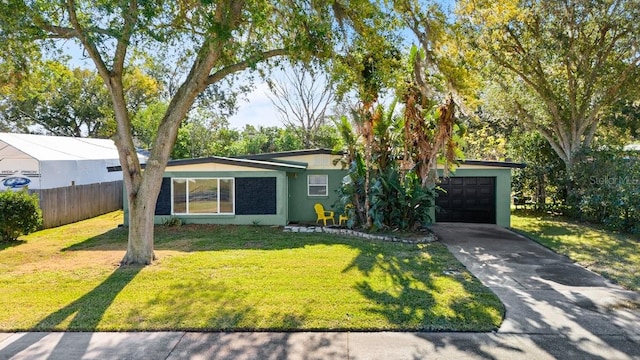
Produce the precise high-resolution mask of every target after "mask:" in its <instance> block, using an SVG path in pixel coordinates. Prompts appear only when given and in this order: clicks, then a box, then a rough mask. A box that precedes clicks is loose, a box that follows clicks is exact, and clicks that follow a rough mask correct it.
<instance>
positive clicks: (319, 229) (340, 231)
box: [284, 225, 438, 244]
mask: <svg viewBox="0 0 640 360" xmlns="http://www.w3.org/2000/svg"><path fill="white" fill-rule="evenodd" d="M284 232H296V233H328V234H334V235H342V236H350V237H356V238H363V239H367V240H380V241H387V242H397V243H403V244H427V243H431V242H434V241H437V240H438V237H437V236H436V234H434V233H432V232H429V233H428V234H425V236H423V237H420V238H416V239H409V238H404V237H399V236H391V235H380V234H370V233H365V232H361V231H356V230H351V229H344V228H335V227H326V226H300V225H287V226H285V227H284Z"/></svg>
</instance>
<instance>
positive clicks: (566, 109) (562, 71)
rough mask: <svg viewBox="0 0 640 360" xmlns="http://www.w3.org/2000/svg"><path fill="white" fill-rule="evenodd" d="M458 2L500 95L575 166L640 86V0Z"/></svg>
mask: <svg viewBox="0 0 640 360" xmlns="http://www.w3.org/2000/svg"><path fill="white" fill-rule="evenodd" d="M458 10H459V16H460V17H459V19H458V20H459V22H460V24H461V26H463V28H464V29H465V31H466V35H467V37H468V38H469V39H471V41H472V45H473V47H474V48H477V49H479V50H481V52H480V53H479V54H478V55H480V56H483V55H486V62H487V67H486V68H485V75H486V76H487V78H488V79H489V80H490V81H491V82H492V83H493V86H495V88H496V91H495V93H500V94H501V95H502V98H501V99H495V101H494V102H495V103H498V104H501V106H503V108H504V109H506V110H507V112H508V113H510V114H513V115H514V116H516V117H517V118H519V121H520V122H521V124H523V125H525V126H526V127H527V128H528V129H529V130H534V131H539V132H540V134H542V136H544V138H545V139H546V140H547V141H548V142H549V144H550V145H551V146H552V148H553V149H554V151H555V152H556V153H557V154H558V156H560V158H561V159H562V160H563V161H564V163H565V165H566V166H567V168H568V169H570V168H571V167H572V166H573V164H574V162H575V155H576V154H577V153H578V152H579V151H580V149H581V148H582V147H585V146H589V145H590V144H591V142H592V141H593V137H594V134H595V133H596V130H597V129H598V125H599V124H600V122H601V121H602V118H603V115H604V114H605V113H606V111H607V109H608V108H609V107H611V106H612V105H613V104H614V103H615V102H616V101H617V100H618V99H619V98H620V97H623V96H624V95H625V93H626V92H627V91H629V90H631V89H634V88H636V87H637V86H638V81H639V79H640V77H639V76H638V75H640V73H639V70H640V69H639V67H638V65H639V63H640V52H639V51H638V39H639V38H640V36H639V35H640V23H638V21H637V19H638V17H639V16H640V3H638V2H637V1H635V0H605V1H597V2H592V1H582V0H569V1H555V0H554V1H538V0H526V1H520V0H506V1H486V2H485V1H477V0H463V1H460V2H459V8H458Z"/></svg>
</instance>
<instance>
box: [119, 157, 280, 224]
mask: <svg viewBox="0 0 640 360" xmlns="http://www.w3.org/2000/svg"><path fill="white" fill-rule="evenodd" d="M164 177H165V178H234V179H238V178H275V179H276V199H275V201H276V207H275V214H269V215H259V214H254V215H239V214H219V215H218V214H202V215H199V214H175V215H174V214H169V215H156V216H154V223H155V224H162V223H164V222H165V221H166V220H167V219H170V218H174V217H175V218H179V219H180V220H182V222H183V223H185V224H230V225H253V224H257V225H280V226H283V225H286V224H287V216H288V190H287V175H286V172H284V171H275V170H274V171H184V169H183V171H174V169H172V168H167V171H166V172H165V175H164ZM161 196H162V194H161ZM234 196H237V194H234ZM124 212H125V213H124V223H125V225H127V224H128V218H129V213H128V205H127V202H126V201H125V203H124Z"/></svg>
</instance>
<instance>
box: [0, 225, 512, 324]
mask: <svg viewBox="0 0 640 360" xmlns="http://www.w3.org/2000/svg"><path fill="white" fill-rule="evenodd" d="M121 221H122V213H121V212H114V213H110V214H107V215H103V216H100V217H97V218H94V219H91V220H87V221H83V222H79V223H76V224H71V225H66V226H62V227H59V228H55V229H49V230H44V231H40V232H37V233H34V234H31V235H28V236H24V237H22V238H21V242H19V243H16V244H7V243H0V304H2V306H1V307H0V330H1V331H16V330H80V331H82V330H100V331H119V330H204V331H206V330H229V331H233V330H283V331H293V330H344V331H346V330H436V331H444V330H447V331H490V330H493V329H496V328H497V327H498V326H499V325H500V323H501V321H502V317H503V314H504V308H503V305H502V304H501V303H500V301H499V300H498V298H497V297H496V296H495V295H494V294H493V293H491V292H490V291H489V290H488V289H486V288H485V287H483V286H482V285H481V284H480V283H479V281H478V280H477V279H475V278H474V277H473V276H471V274H470V273H469V272H467V271H466V269H465V268H464V267H463V266H462V265H461V264H460V263H459V262H457V261H456V260H455V258H454V257H453V256H452V255H451V254H450V253H449V252H448V251H447V250H446V248H445V247H444V246H443V245H442V244H439V243H433V244H428V245H407V244H400V243H385V242H376V241H366V240H360V239H353V238H345V237H336V236H333V235H327V234H321V233H319V234H300V233H283V232H282V229H281V228H271V227H256V226H244V227H240V226H235V227H234V226H214V225H197V226H196V225H188V226H187V225H185V226H182V227H175V228H169V227H164V226H159V227H157V228H156V256H157V257H158V260H157V261H156V262H154V264H153V265H150V266H147V267H124V268H120V267H119V266H118V263H119V261H120V260H121V259H122V257H123V256H124V252H125V250H126V241H127V240H126V239H127V231H126V229H124V228H118V227H117V224H119V223H121ZM445 270H456V271H459V272H460V275H446V274H445ZM447 273H449V272H447Z"/></svg>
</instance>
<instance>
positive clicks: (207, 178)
mask: <svg viewBox="0 0 640 360" xmlns="http://www.w3.org/2000/svg"><path fill="white" fill-rule="evenodd" d="M175 180H184V181H185V182H186V193H185V196H186V210H187V211H186V212H175V210H174V204H175V193H174V181H175ZM191 180H196V181H197V180H217V181H218V186H217V189H218V193H217V194H216V199H217V200H218V201H217V204H218V212H212V213H192V212H189V183H190V181H191ZM222 180H230V181H231V188H232V189H233V196H232V198H231V207H232V210H231V212H220V181H222ZM235 212H236V190H235V178H232V177H206V178H204V177H202V178H201V177H198V178H185V177H175V178H171V214H172V215H207V216H211V215H235Z"/></svg>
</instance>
